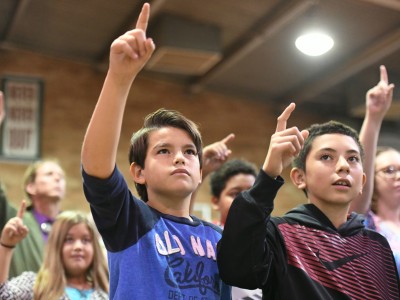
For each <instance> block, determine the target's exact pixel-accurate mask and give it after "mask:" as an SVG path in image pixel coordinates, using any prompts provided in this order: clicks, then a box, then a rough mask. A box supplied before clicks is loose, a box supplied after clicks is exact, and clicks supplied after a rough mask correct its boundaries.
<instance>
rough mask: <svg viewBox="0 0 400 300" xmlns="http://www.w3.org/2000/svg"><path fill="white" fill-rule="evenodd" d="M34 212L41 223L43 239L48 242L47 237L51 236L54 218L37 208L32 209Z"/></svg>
mask: <svg viewBox="0 0 400 300" xmlns="http://www.w3.org/2000/svg"><path fill="white" fill-rule="evenodd" d="M32 214H33V216H34V217H35V219H36V221H37V222H38V224H39V228H40V231H41V232H42V237H43V240H44V241H46V242H47V238H48V237H49V232H50V230H51V226H52V224H53V222H54V219H53V218H49V217H48V216H45V215H44V214H41V213H40V212H38V211H36V210H35V209H33V210H32Z"/></svg>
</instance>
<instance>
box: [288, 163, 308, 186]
mask: <svg viewBox="0 0 400 300" xmlns="http://www.w3.org/2000/svg"><path fill="white" fill-rule="evenodd" d="M305 176H306V174H305V173H304V171H303V170H301V169H299V168H293V169H292V170H291V171H290V179H291V180H292V182H293V184H294V185H295V186H296V187H297V188H298V189H300V190H304V189H305V188H306V180H305V179H306V178H305Z"/></svg>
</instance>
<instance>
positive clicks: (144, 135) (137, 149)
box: [129, 108, 202, 202]
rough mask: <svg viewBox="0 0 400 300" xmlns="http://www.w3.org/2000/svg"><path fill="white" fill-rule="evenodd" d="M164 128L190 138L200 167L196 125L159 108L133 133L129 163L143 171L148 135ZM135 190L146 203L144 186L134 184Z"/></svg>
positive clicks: (200, 142)
mask: <svg viewBox="0 0 400 300" xmlns="http://www.w3.org/2000/svg"><path fill="white" fill-rule="evenodd" d="M164 127H175V128H179V129H182V130H184V131H186V132H187V133H188V134H189V136H190V137H191V139H192V141H193V143H194V145H195V147H196V150H197V155H198V157H199V161H200V168H201V167H202V140H201V135H200V132H199V129H198V127H197V125H196V124H195V123H194V122H192V121H191V120H189V119H188V118H186V117H185V116H183V115H182V114H181V113H179V112H178V111H175V110H168V109H164V108H161V109H159V110H157V111H155V112H153V113H151V114H149V115H147V116H146V118H145V119H144V123H143V127H142V128H141V129H140V130H139V131H137V132H136V133H134V134H133V135H132V138H131V144H130V148H129V163H130V164H132V163H133V162H135V163H136V164H138V165H139V166H140V167H142V168H143V169H144V168H145V165H144V162H145V159H146V154H147V148H148V139H149V134H150V133H151V132H152V131H154V130H157V129H160V128H164ZM135 186H136V190H137V192H138V194H139V196H140V198H141V199H142V200H143V201H145V202H147V200H148V196H147V189H146V186H145V185H144V184H138V183H136V182H135Z"/></svg>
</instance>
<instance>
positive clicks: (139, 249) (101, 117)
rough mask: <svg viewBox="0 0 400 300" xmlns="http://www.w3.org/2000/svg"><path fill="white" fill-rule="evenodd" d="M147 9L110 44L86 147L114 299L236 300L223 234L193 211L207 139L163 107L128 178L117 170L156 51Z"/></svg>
mask: <svg viewBox="0 0 400 300" xmlns="http://www.w3.org/2000/svg"><path fill="white" fill-rule="evenodd" d="M149 15H150V6H149V4H147V3H146V4H144V5H143V8H142V12H141V13H140V15H139V19H138V22H137V24H136V29H134V30H131V31H128V32H127V33H125V34H124V35H122V36H120V37H119V38H117V39H116V40H115V41H114V42H113V43H112V45H111V50H110V66H109V70H108V73H107V76H106V79H105V82H104V85H103V90H102V92H101V94H100V97H99V100H98V102H97V106H96V108H95V110H94V112H93V115H92V118H91V120H90V123H89V126H88V129H87V132H86V135H85V138H84V142H83V146H82V175H83V180H84V182H83V184H84V192H85V195H86V198H87V200H88V201H89V203H90V207H91V211H92V214H93V218H94V220H95V222H96V225H97V227H98V229H99V232H100V234H101V235H102V237H103V240H104V242H105V246H106V248H107V250H108V262H109V270H110V299H146V300H147V299H198V300H200V299H209V300H210V299H230V288H229V287H228V286H226V285H224V284H223V283H222V281H221V279H220V277H219V272H218V268H217V263H216V244H217V242H218V240H219V239H220V237H221V229H220V228H218V227H217V226H215V225H213V224H210V223H207V222H204V221H202V220H200V219H198V218H196V217H194V216H191V215H190V213H189V208H190V201H191V196H192V194H193V192H194V191H195V190H196V188H197V187H198V185H199V184H200V182H201V152H202V148H201V136H200V133H199V132H198V130H197V127H196V125H195V124H194V123H193V122H191V121H189V120H188V119H186V118H185V117H183V116H182V115H181V114H179V113H178V112H176V111H172V110H164V109H162V110H158V111H157V112H155V113H153V114H151V115H149V116H148V117H147V118H146V120H145V124H144V127H143V128H142V129H141V130H140V131H139V132H138V133H136V134H135V135H134V136H133V138H132V147H131V151H130V154H129V157H130V162H131V166H130V173H131V175H132V177H133V180H134V182H135V184H136V185H137V186H138V187H139V193H140V196H141V197H142V198H143V200H144V201H145V202H144V201H141V200H140V199H137V198H136V197H134V196H133V195H132V193H131V192H130V190H129V188H128V185H127V183H126V182H125V180H124V178H123V176H122V174H121V173H120V172H119V171H118V169H117V168H116V155H117V147H118V141H119V137H120V132H121V126H122V117H123V114H124V110H125V103H126V100H127V97H128V93H129V90H130V87H131V85H132V82H133V80H134V79H135V77H136V76H137V74H138V73H139V72H140V70H141V69H142V68H143V66H144V65H145V63H146V62H147V61H148V59H149V58H150V56H151V54H152V53H153V51H154V48H155V46H154V44H153V41H152V40H151V39H149V38H147V37H146V28H147V23H148V19H149Z"/></svg>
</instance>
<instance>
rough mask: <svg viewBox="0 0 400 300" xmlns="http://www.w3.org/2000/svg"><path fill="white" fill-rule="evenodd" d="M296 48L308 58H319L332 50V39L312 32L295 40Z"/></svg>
mask: <svg viewBox="0 0 400 300" xmlns="http://www.w3.org/2000/svg"><path fill="white" fill-rule="evenodd" d="M295 44H296V47H297V49H299V50H300V51H301V52H303V53H304V54H306V55H309V56H319V55H322V54H325V53H326V52H328V51H329V50H331V49H332V47H333V44H334V41H333V39H332V38H331V37H330V36H328V35H326V34H324V33H321V32H312V33H307V34H304V35H301V36H299V37H298V38H297V39H296V42H295Z"/></svg>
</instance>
